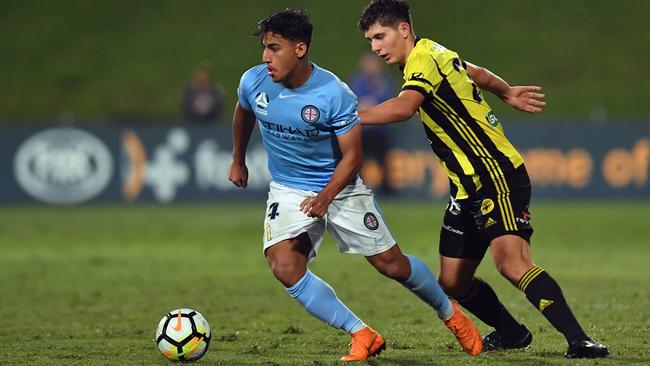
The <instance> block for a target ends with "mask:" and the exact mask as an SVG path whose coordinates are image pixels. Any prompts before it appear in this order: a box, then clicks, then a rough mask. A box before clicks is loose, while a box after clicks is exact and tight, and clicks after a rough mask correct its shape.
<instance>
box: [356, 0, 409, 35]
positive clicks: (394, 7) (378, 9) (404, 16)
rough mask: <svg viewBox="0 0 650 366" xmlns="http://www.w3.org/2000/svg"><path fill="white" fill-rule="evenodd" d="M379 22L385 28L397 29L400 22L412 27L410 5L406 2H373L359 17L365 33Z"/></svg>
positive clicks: (391, 0)
mask: <svg viewBox="0 0 650 366" xmlns="http://www.w3.org/2000/svg"><path fill="white" fill-rule="evenodd" d="M376 22H379V24H381V25H382V26H384V27H387V26H388V27H396V26H397V25H398V24H399V23H400V22H406V23H408V24H409V25H411V14H410V13H409V4H408V3H407V2H406V1H405V0H372V1H371V2H370V4H368V6H366V7H365V8H364V9H363V12H362V13H361V16H360V17H359V23H358V26H359V29H360V30H361V31H362V32H365V31H367V30H368V28H370V27H371V26H372V25H373V24H375V23H376Z"/></svg>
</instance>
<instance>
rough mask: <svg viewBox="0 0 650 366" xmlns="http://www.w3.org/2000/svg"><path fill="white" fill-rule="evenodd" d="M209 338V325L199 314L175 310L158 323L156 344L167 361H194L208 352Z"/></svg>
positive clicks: (188, 310) (190, 310) (189, 310)
mask: <svg viewBox="0 0 650 366" xmlns="http://www.w3.org/2000/svg"><path fill="white" fill-rule="evenodd" d="M210 336H211V331H210V324H208V321H207V320H206V319H205V317H204V316H203V315H201V313H199V312H198V311H196V310H192V309H176V310H173V311H171V312H169V313H168V314H167V315H165V316H164V317H163V318H162V319H161V320H160V323H158V329H157V330H156V344H157V345H158V349H159V350H160V352H162V354H163V356H165V358H167V359H169V360H172V361H194V360H198V359H199V358H201V356H203V355H204V354H205V353H206V352H207V351H208V346H209V345H210Z"/></svg>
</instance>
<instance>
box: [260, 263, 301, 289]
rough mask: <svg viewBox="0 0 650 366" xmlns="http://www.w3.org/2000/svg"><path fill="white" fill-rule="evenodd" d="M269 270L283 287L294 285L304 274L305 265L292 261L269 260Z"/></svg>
mask: <svg viewBox="0 0 650 366" xmlns="http://www.w3.org/2000/svg"><path fill="white" fill-rule="evenodd" d="M269 265H270V267H271V271H272V272H273V275H274V276H275V278H277V279H278V281H280V282H281V283H282V284H283V285H284V286H285V287H291V286H293V285H295V284H296V283H297V282H298V281H299V280H300V278H301V277H302V276H304V274H305V271H306V268H305V266H303V265H301V264H299V263H296V262H294V261H286V260H273V261H270V262H269Z"/></svg>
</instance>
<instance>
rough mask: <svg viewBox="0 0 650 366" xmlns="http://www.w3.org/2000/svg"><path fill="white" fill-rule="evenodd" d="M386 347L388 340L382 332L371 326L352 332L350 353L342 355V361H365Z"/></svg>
mask: <svg viewBox="0 0 650 366" xmlns="http://www.w3.org/2000/svg"><path fill="white" fill-rule="evenodd" d="M384 348H386V341H384V337H382V336H381V334H379V333H377V331H375V330H374V329H372V328H370V327H365V328H363V329H361V330H359V331H356V332H354V333H352V342H351V343H350V353H349V354H347V355H345V356H343V357H341V361H343V362H350V361H364V360H367V359H369V358H370V357H372V356H377V355H378V354H380V353H381V351H383V350H384Z"/></svg>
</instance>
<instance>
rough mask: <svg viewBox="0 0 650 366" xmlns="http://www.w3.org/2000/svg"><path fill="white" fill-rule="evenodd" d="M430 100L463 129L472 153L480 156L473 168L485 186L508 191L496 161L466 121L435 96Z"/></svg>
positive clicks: (494, 189) (499, 190)
mask: <svg viewBox="0 0 650 366" xmlns="http://www.w3.org/2000/svg"><path fill="white" fill-rule="evenodd" d="M432 101H433V105H434V107H436V109H437V110H440V111H441V112H442V113H443V114H445V116H446V118H447V119H448V120H450V121H452V122H453V123H454V124H455V126H456V127H457V128H458V129H459V130H462V131H463V132H462V135H463V137H464V138H465V139H466V141H467V142H468V143H469V144H470V146H471V147H473V151H474V154H475V155H476V156H478V157H479V158H480V160H481V163H482V164H479V165H476V166H475V167H474V168H475V170H476V173H477V174H478V175H479V177H481V182H483V183H484V184H485V186H486V188H488V187H491V188H492V190H493V191H496V192H505V191H508V187H507V185H506V184H505V181H503V180H502V179H499V177H498V176H500V175H502V173H501V170H500V169H499V166H498V164H497V162H496V161H495V160H494V158H493V157H492V156H491V155H490V153H489V152H488V151H487V149H486V148H485V147H484V146H483V145H482V144H481V142H480V141H478V140H477V137H475V136H474V135H473V134H472V133H471V132H472V130H471V129H470V128H469V126H468V125H467V123H465V122H464V121H463V120H461V119H460V117H458V116H457V115H456V114H455V113H454V112H453V111H452V110H450V109H449V107H448V106H446V105H445V104H444V103H442V102H441V101H439V100H437V99H436V98H433V100H432ZM486 173H487V174H486Z"/></svg>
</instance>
